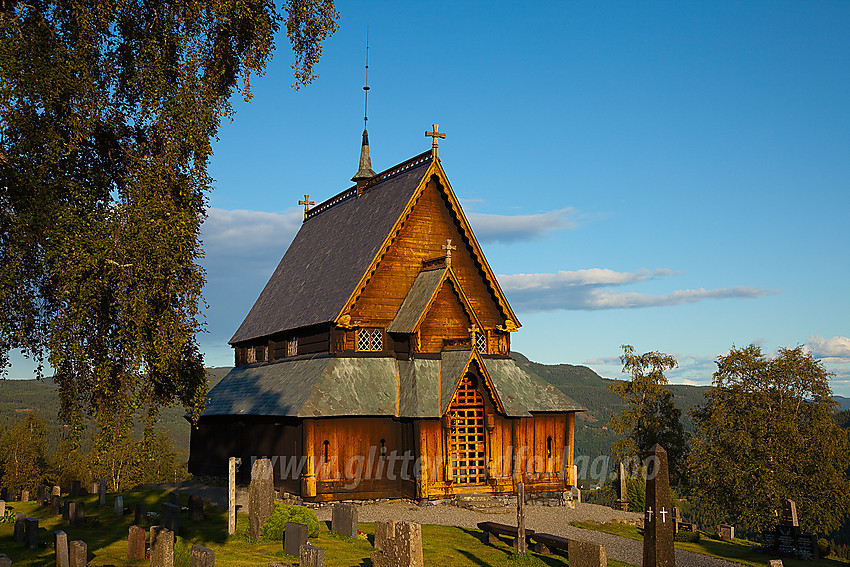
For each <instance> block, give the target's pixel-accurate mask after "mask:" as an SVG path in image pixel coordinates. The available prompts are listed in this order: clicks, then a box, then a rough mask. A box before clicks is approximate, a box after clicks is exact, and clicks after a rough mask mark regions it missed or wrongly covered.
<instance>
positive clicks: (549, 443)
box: [546, 435, 552, 459]
mask: <svg viewBox="0 0 850 567" xmlns="http://www.w3.org/2000/svg"><path fill="white" fill-rule="evenodd" d="M546 458H547V459H551V458H552V436H551V435H550V436H549V437H547V438H546Z"/></svg>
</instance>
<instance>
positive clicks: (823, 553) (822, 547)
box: [818, 538, 831, 559]
mask: <svg viewBox="0 0 850 567" xmlns="http://www.w3.org/2000/svg"><path fill="white" fill-rule="evenodd" d="M830 547H831V546H830V545H829V542H828V541H826V540H825V539H824V538H820V539H819V540H818V553H819V554H820V557H821V559H826V558H827V557H828V556H829V551H830Z"/></svg>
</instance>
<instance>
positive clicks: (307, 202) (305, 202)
mask: <svg viewBox="0 0 850 567" xmlns="http://www.w3.org/2000/svg"><path fill="white" fill-rule="evenodd" d="M298 204H299V205H304V218H305V219H306V218H307V213H309V212H310V205H315V204H316V201H311V200H310V195H304V200H303V201H298Z"/></svg>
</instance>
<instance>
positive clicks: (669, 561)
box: [643, 443, 676, 567]
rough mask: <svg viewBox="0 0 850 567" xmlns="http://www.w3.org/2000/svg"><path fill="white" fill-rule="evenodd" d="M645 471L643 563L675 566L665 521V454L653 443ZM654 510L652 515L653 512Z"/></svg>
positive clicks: (668, 525) (670, 531) (669, 524)
mask: <svg viewBox="0 0 850 567" xmlns="http://www.w3.org/2000/svg"><path fill="white" fill-rule="evenodd" d="M648 457H649V459H648V463H649V465H648V467H647V471H646V506H647V508H646V520H645V521H644V528H643V534H644V535H643V564H644V565H647V566H649V565H652V566H654V567H676V552H675V549H674V548H673V522H668V521H667V514H669V513H670V508H671V506H672V503H671V500H670V475H669V471H668V468H667V451H665V450H664V448H663V447H662V446H661V445H659V444H657V443H656V444H655V445H654V446H653V447H652V449H650V450H649V455H648ZM653 510H654V512H653Z"/></svg>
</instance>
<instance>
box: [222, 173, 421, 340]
mask: <svg viewBox="0 0 850 567" xmlns="http://www.w3.org/2000/svg"><path fill="white" fill-rule="evenodd" d="M414 159H416V158H414ZM430 165H431V160H430V159H426V160H425V161H422V162H421V163H419V164H418V165H415V166H413V167H410V168H409V169H403V170H402V171H401V172H400V173H397V174H395V175H390V176H389V177H387V178H386V179H384V180H381V181H378V182H377V183H374V184H373V185H370V186H369V187H367V189H366V190H365V192H363V193H362V194H361V195H359V196H352V197H349V198H347V199H344V200H341V201H340V202H337V203H336V204H333V205H331V206H327V207H326V208H324V210H322V211H321V212H318V214H315V215H311V216H310V217H309V218H308V219H307V220H305V221H304V224H302V225H301V229H300V230H299V231H298V234H296V235H295V239H294V240H293V241H292V244H290V246H289V248H288V249H287V251H286V254H284V256H283V259H282V260H281V261H280V264H278V266H277V269H276V270H275V271H274V274H272V276H271V278H270V279H269V281H268V283H267V284H266V287H265V289H263V291H262V293H260V297H258V298H257V301H256V302H255V303H254V306H253V307H252V308H251V311H250V312H249V313H248V315H247V317H245V320H244V321H242V325H240V326H239V329H238V330H237V331H236V333H235V334H234V335H233V338H231V339H230V344H235V343H239V342H243V341H248V340H251V339H256V338H260V337H265V336H268V335H272V334H274V333H277V332H280V331H285V330H287V329H295V328H298V327H304V326H307V325H313V324H317V323H327V322H330V321H333V320H334V319H335V318H336V316H337V315H339V312H340V310H341V309H342V308H343V306H344V305H345V302H346V301H347V300H348V298H349V297H350V296H351V294H352V292H353V291H354V289H355V287H356V286H357V284H358V283H359V282H360V278H362V277H363V274H364V273H366V270H367V268H368V267H369V264H370V263H371V262H372V259H373V258H374V257H375V254H377V252H378V250H380V248H381V245H382V244H383V243H384V240H385V239H386V237H387V236H388V235H389V233H390V230H392V227H393V226H394V225H395V222H396V220H398V218H399V217H400V216H401V213H402V211H403V210H404V208H405V206H406V205H407V203H408V201H409V200H410V198H411V197H412V196H413V193H414V192H415V190H416V188H417V187H418V186H419V183H420V181H421V180H422V177H423V176H424V175H425V172H426V170H427V168H428V167H429V166H430ZM335 199H336V198H335ZM323 205H324V204H322V205H319V206H318V207H317V208H319V207H322V206H323Z"/></svg>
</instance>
